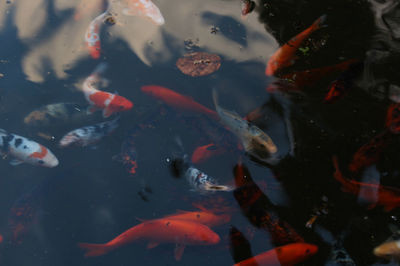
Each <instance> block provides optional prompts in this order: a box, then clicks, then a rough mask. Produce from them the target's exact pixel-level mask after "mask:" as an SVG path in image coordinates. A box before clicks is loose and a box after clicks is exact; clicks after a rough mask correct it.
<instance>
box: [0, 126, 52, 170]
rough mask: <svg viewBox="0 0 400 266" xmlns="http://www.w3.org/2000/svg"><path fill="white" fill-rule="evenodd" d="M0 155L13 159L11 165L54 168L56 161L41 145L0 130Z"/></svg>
mask: <svg viewBox="0 0 400 266" xmlns="http://www.w3.org/2000/svg"><path fill="white" fill-rule="evenodd" d="M0 154H3V155H6V156H7V155H11V156H13V157H14V159H12V160H11V161H10V164H11V165H14V166H15V165H19V164H21V163H28V164H32V165H39V166H44V167H56V166H57V165H58V160H57V158H56V156H54V154H53V153H52V152H51V151H50V150H49V149H47V148H46V147H44V146H43V145H41V144H39V143H37V142H35V141H33V140H30V139H27V138H24V137H21V136H18V135H15V134H12V133H8V132H7V131H5V130H4V129H0Z"/></svg>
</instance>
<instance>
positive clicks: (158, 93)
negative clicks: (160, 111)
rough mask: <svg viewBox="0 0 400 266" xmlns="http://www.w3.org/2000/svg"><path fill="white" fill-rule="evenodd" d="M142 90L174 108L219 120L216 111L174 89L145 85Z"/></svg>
mask: <svg viewBox="0 0 400 266" xmlns="http://www.w3.org/2000/svg"><path fill="white" fill-rule="evenodd" d="M141 90H142V92H144V93H146V94H147V95H150V96H152V97H154V98H157V99H159V100H161V101H163V102H164V103H165V104H167V105H168V106H170V107H172V108H174V109H177V110H181V111H188V112H194V113H201V114H205V115H207V116H208V117H210V118H212V119H214V120H217V121H218V120H219V117H218V115H217V113H216V112H215V111H213V110H211V109H208V108H207V107H205V106H203V105H201V104H199V103H197V102H196V101H194V100H193V99H191V98H190V97H188V96H184V95H181V94H179V93H177V92H175V91H173V90H170V89H167V88H164V87H161V86H157V85H148V86H143V87H142V88H141Z"/></svg>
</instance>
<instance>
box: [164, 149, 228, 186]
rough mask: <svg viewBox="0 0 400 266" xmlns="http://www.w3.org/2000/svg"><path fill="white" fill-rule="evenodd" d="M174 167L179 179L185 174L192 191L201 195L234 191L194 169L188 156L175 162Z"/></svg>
mask: <svg viewBox="0 0 400 266" xmlns="http://www.w3.org/2000/svg"><path fill="white" fill-rule="evenodd" d="M172 166H173V168H174V169H173V170H174V172H175V173H176V174H177V176H178V177H179V176H181V174H182V173H183V175H184V177H185V178H186V180H187V181H188V182H189V184H190V186H191V187H192V189H193V190H195V191H198V192H200V193H204V192H210V191H232V190H233V188H231V187H229V186H224V185H219V184H218V182H217V181H216V179H215V178H214V177H212V176H209V175H207V174H206V173H204V172H202V171H200V170H199V169H197V168H195V167H193V165H192V164H191V163H190V162H189V159H188V155H187V154H185V155H184V156H183V159H177V160H174V162H173V164H172Z"/></svg>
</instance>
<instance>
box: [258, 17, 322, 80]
mask: <svg viewBox="0 0 400 266" xmlns="http://www.w3.org/2000/svg"><path fill="white" fill-rule="evenodd" d="M325 20H326V15H323V16H321V17H319V18H318V19H317V20H316V21H315V22H314V23H313V24H312V25H311V26H310V27H308V28H307V29H305V30H304V31H302V32H300V33H299V34H298V35H296V36H295V37H293V38H292V39H290V40H289V41H288V42H287V43H285V44H284V45H283V46H282V47H280V48H279V49H278V50H277V51H276V52H275V53H274V54H273V55H272V56H271V57H270V59H269V60H268V63H267V68H266V69H265V75H267V76H273V75H275V74H276V73H277V72H279V71H280V70H282V69H283V68H285V67H288V66H291V65H293V64H294V60H295V55H296V51H297V49H299V47H300V45H301V44H302V43H303V41H304V40H305V39H306V38H307V37H308V36H310V35H311V33H313V32H314V31H316V30H318V29H320V28H321V27H323V24H324V22H325Z"/></svg>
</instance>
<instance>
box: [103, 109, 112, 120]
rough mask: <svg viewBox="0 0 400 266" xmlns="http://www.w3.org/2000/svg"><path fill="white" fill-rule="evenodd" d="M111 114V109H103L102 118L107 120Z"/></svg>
mask: <svg viewBox="0 0 400 266" xmlns="http://www.w3.org/2000/svg"><path fill="white" fill-rule="evenodd" d="M112 114H113V111H112V110H111V108H105V109H104V110H103V117H104V118H107V117H110V116H111V115H112Z"/></svg>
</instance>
